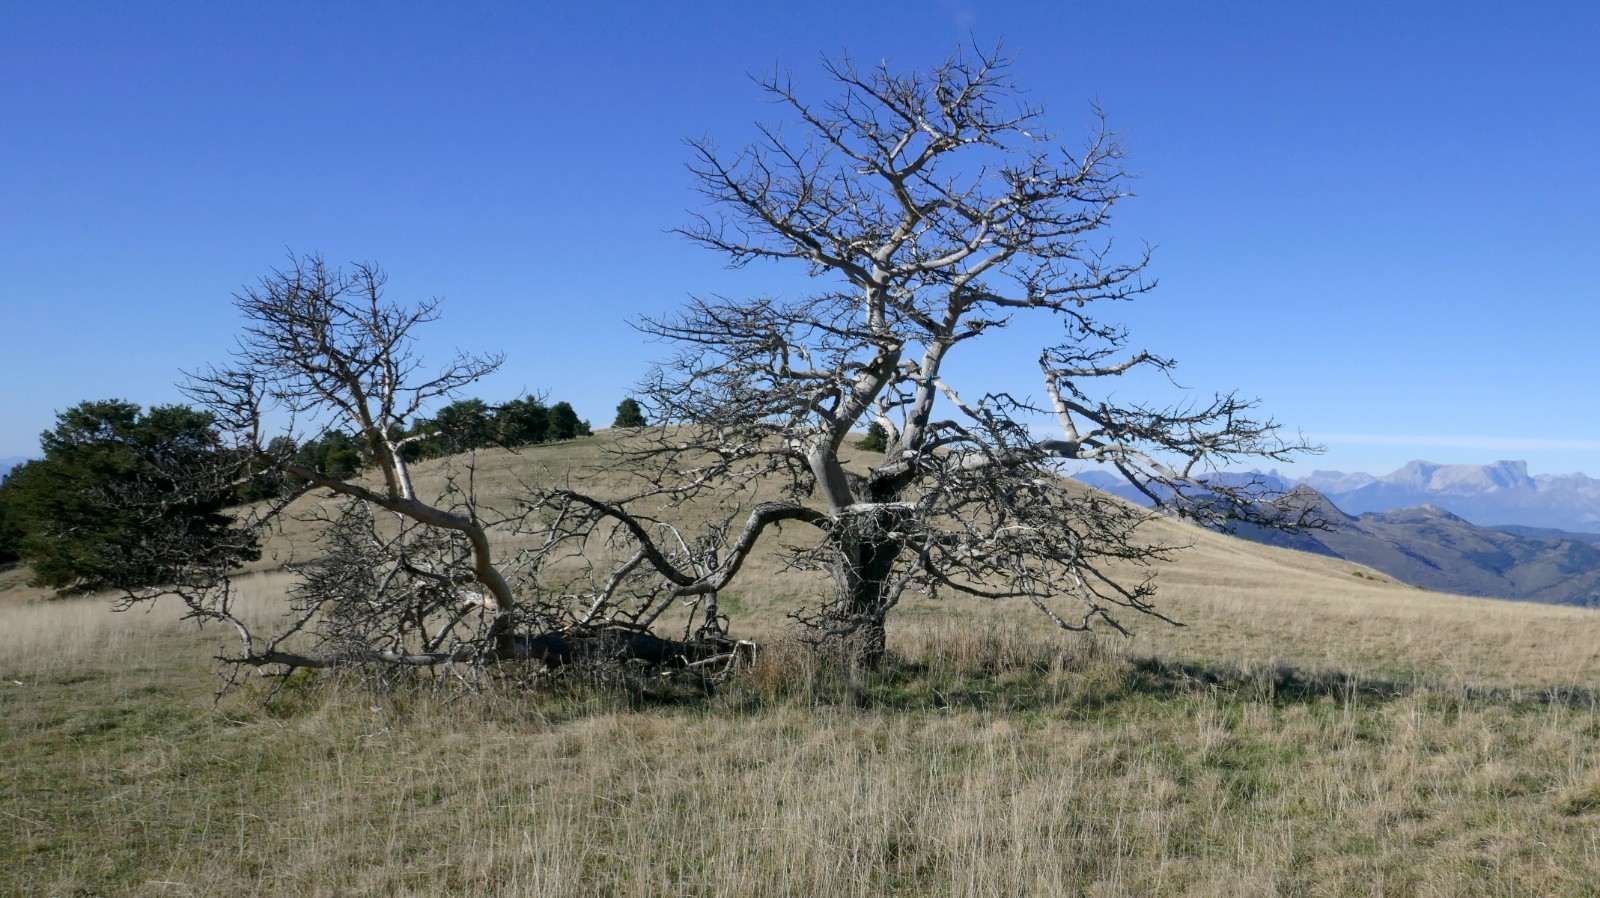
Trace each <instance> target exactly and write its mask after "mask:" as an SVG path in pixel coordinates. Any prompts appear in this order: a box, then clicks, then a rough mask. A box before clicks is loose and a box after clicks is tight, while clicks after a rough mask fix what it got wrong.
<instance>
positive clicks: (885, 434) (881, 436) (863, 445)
mask: <svg viewBox="0 0 1600 898" xmlns="http://www.w3.org/2000/svg"><path fill="white" fill-rule="evenodd" d="M856 448H857V449H865V450H866V451H868V452H882V451H884V450H885V449H888V448H889V431H887V430H885V429H884V427H883V425H882V424H880V423H878V422H877V421H873V422H870V423H869V424H867V433H866V435H865V436H863V437H862V438H861V439H859V440H856Z"/></svg>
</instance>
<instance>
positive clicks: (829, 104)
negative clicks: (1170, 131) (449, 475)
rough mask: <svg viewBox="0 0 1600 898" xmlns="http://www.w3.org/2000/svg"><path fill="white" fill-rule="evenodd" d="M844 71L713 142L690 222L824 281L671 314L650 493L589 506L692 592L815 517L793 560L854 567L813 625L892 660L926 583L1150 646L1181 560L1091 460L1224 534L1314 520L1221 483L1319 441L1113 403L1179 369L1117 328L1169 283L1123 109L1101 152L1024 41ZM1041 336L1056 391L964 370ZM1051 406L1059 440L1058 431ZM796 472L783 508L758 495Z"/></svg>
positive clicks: (657, 325) (644, 445) (1203, 407)
mask: <svg viewBox="0 0 1600 898" xmlns="http://www.w3.org/2000/svg"><path fill="white" fill-rule="evenodd" d="M826 70H827V74H828V75H829V76H830V77H831V78H832V80H833V81H834V82H835V84H836V85H837V92H836V94H835V96H834V97H833V98H832V99H828V100H825V101H821V102H813V101H811V100H809V99H806V98H805V97H804V96H803V95H802V94H801V93H800V92H799V91H798V90H797V89H796V87H795V86H794V85H793V83H792V82H791V80H790V79H789V78H788V77H787V76H785V75H781V74H777V75H773V76H771V77H768V78H765V79H763V80H761V81H760V82H759V83H760V87H761V88H762V90H763V91H764V92H765V93H766V94H767V96H768V98H769V99H770V100H771V101H772V102H773V103H774V104H775V105H776V106H778V107H780V108H782V109H784V110H786V111H787V113H788V117H789V121H788V122H787V123H786V124H785V125H783V126H766V127H761V128H760V129H759V133H758V136H757V139H756V140H755V141H754V142H752V143H750V144H748V145H746V146H744V147H743V148H741V149H739V150H736V151H732V152H725V151H723V150H720V149H719V148H718V147H717V146H715V145H714V144H713V143H711V141H710V140H709V139H702V140H695V141H691V142H690V144H689V145H690V147H691V149H692V151H693V154H694V161H693V163H692V164H691V171H692V172H693V174H694V175H695V177H696V179H697V181H698V184H699V189H700V191H701V192H702V193H703V194H704V195H705V197H706V198H707V199H708V201H709V208H708V210H707V211H706V212H704V213H703V214H701V215H699V216H698V217H697V218H696V219H695V220H694V222H693V223H692V224H691V225H690V226H688V227H686V228H684V229H682V230H681V233H682V234H683V235H684V236H685V237H687V238H688V239H689V240H690V241H692V242H694V243H696V244H698V245H700V246H703V247H706V248H709V249H712V250H715V251H717V252H719V253H722V254H724V255H725V256H726V257H727V258H728V260H729V263H730V264H731V265H733V266H745V265H749V264H751V263H755V262H763V261H774V262H778V263H793V264H795V265H798V266H802V267H803V268H804V269H805V271H806V272H807V273H808V274H809V275H810V276H812V277H813V278H814V279H815V281H816V282H817V283H818V285H819V292H816V293H814V294H812V295H808V296H802V297H796V298H792V299H773V298H756V299H725V298H720V297H718V298H701V299H696V300H694V301H692V302H691V303H689V304H688V306H687V308H685V309H683V310H682V311H681V312H679V313H677V314H675V315H671V316H666V317H661V318H652V319H648V320H646V321H644V322H643V323H642V329H643V330H644V331H645V332H646V333H648V334H650V335H652V336H655V337H658V338H662V339H663V340H665V341H667V342H668V343H670V344H671V345H674V346H676V347H677V352H676V354H675V355H674V356H673V357H672V358H670V359H669V360H667V361H664V362H662V363H661V364H660V365H658V366H657V367H656V369H655V370H654V372H653V374H652V375H651V377H650V379H649V380H648V381H647V382H646V383H645V384H644V385H643V390H642V396H643V398H644V399H645V400H646V405H647V407H648V410H649V412H650V415H651V419H652V420H654V421H657V422H665V423H666V424H667V426H664V427H660V428H656V429H653V430H651V431H649V432H647V433H644V434H641V435H639V436H638V437H637V438H636V439H634V440H633V441H632V442H631V443H630V444H629V445H628V446H627V448H626V449H625V450H624V452H625V454H626V455H627V457H628V461H629V462H631V463H632V464H633V465H634V466H636V468H637V469H638V470H640V471H642V472H645V473H646V475H647V477H648V480H649V486H648V487H647V488H645V489H643V490H641V491H640V492H639V494H638V495H636V496H634V497H632V498H631V499H629V500H626V501H614V502H598V501H595V500H593V499H592V498H590V497H584V496H580V495H577V494H576V493H573V494H570V495H568V496H567V497H566V498H567V499H568V501H570V502H571V503H573V504H574V506H575V507H583V508H587V509H588V510H589V512H590V514H591V515H592V516H593V518H595V519H598V518H609V519H611V520H612V521H614V522H619V523H620V525H621V527H622V530H621V532H622V533H625V534H626V535H627V536H628V537H629V538H631V539H632V540H633V541H634V542H635V544H636V545H637V551H638V556H637V557H639V558H640V559H642V560H643V561H645V562H648V565H649V566H650V567H651V568H653V570H654V571H655V572H656V573H657V574H659V575H660V576H661V577H662V578H663V579H664V580H665V581H666V583H667V584H668V587H669V591H670V592H671V593H672V594H674V595H678V596H688V595H696V594H701V593H706V592H714V591H715V590H716V589H719V588H721V587H723V586H724V585H726V584H727V583H728V582H729V581H730V579H731V578H732V577H733V576H734V575H735V574H736V573H737V571H738V570H739V568H740V566H741V564H742V563H743V562H744V560H745V557H746V555H747V554H748V553H749V552H750V551H752V549H753V547H754V546H755V545H756V544H757V542H758V541H759V540H760V538H761V536H762V535H763V533H764V532H765V531H767V530H769V529H770V528H772V527H773V526H774V525H777V524H779V523H782V522H798V523H800V524H802V525H804V526H805V527H808V528H810V529H811V531H812V534H813V535H812V538H811V539H809V540H805V539H802V540H800V541H799V542H793V540H794V537H793V532H794V528H792V527H791V528H786V529H785V531H784V538H785V540H786V541H789V542H791V546H790V551H791V553H792V554H791V559H790V563H792V564H794V565H797V566H801V567H808V568H819V569H823V570H826V571H828V572H830V573H831V574H832V576H833V579H834V583H835V590H834V595H833V596H832V597H831V599H830V600H829V601H827V602H826V603H825V604H824V605H823V607H821V608H819V609H815V610H814V611H813V613H811V614H810V615H806V614H803V613H802V614H801V615H800V616H801V617H804V618H806V619H807V620H808V621H809V622H810V623H813V624H815V625H816V626H818V627H819V628H820V631H821V635H822V636H824V637H830V636H831V637H841V638H844V639H845V640H846V642H847V643H852V644H854V645H855V647H856V649H857V650H859V652H860V653H861V657H864V658H866V659H867V660H868V661H870V660H871V659H873V658H875V657H876V656H877V655H878V654H879V653H881V651H882V649H883V625H884V620H885V616H886V615H887V614H888V613H889V611H890V610H891V609H892V608H894V607H895V606H896V605H897V604H898V603H899V602H900V601H901V600H902V598H903V597H904V596H905V595H906V594H907V593H908V592H912V591H915V592H923V593H934V592H938V591H940V590H950V591H955V592H961V593H968V594H971V595H976V596H984V597H991V598H997V599H998V598H1016V599H1021V600H1025V601H1028V602H1031V603H1032V604H1034V605H1036V606H1037V607H1038V608H1039V609H1041V610H1042V611H1044V613H1045V614H1047V615H1048V616H1049V618H1050V619H1051V620H1053V621H1054V622H1055V623H1056V624H1058V625H1060V626H1061V627H1064V628H1067V629H1073V630H1077V629H1088V628H1090V627H1092V626H1094V625H1095V624H1097V623H1101V624H1105V625H1109V626H1111V627H1113V628H1116V629H1118V630H1122V629H1124V624H1123V623H1122V622H1121V620H1120V618H1119V615H1118V612H1120V611H1133V612H1138V613H1144V614H1154V615H1157V616H1160V612H1158V611H1157V609H1156V608H1155V606H1154V605H1153V604H1152V603H1151V596H1152V590H1153V586H1152V583H1151V581H1150V579H1149V578H1148V577H1147V576H1142V575H1135V576H1134V577H1133V578H1132V579H1131V580H1130V579H1129V574H1128V570H1129V568H1130V565H1131V566H1132V567H1133V568H1138V567H1139V566H1141V565H1145V564H1146V563H1148V562H1149V561H1151V560H1152V559H1155V558H1158V557H1161V556H1162V555H1163V554H1164V553H1165V552H1166V551H1167V550H1165V549H1162V548H1159V547H1152V546H1151V545H1149V544H1148V542H1145V541H1142V540H1140V539H1138V538H1136V535H1135V531H1136V529H1137V528H1138V527H1139V526H1140V524H1142V523H1143V522H1144V521H1145V520H1147V514H1146V513H1145V512H1143V511H1140V510H1137V509H1134V508H1131V507H1129V506H1127V505H1124V504H1122V503H1119V502H1116V501H1113V500H1110V499H1108V498H1106V497H1104V496H1101V495H1098V494H1094V493H1092V492H1089V491H1086V490H1084V489H1082V488H1079V487H1076V486H1075V485H1074V484H1072V483H1069V482H1068V481H1067V480H1065V479H1064V478H1063V477H1062V476H1061V466H1062V464H1063V463H1066V462H1074V463H1080V464H1082V463H1091V464H1094V465H1102V466H1106V467H1108V468H1111V469H1114V470H1115V471H1117V472H1119V473H1120V474H1121V475H1122V476H1124V477H1126V478H1127V479H1128V480H1129V481H1130V482H1132V483H1134V484H1136V485H1137V486H1138V487H1139V488H1140V489H1142V490H1144V491H1145V492H1146V494H1147V495H1149V496H1150V498H1151V499H1152V500H1154V501H1155V502H1156V503H1157V505H1158V506H1160V507H1161V508H1164V509H1166V510H1169V511H1170V512H1172V513H1175V514H1177V515H1180V516H1183V517H1185V518H1189V519H1192V520H1196V521H1199V522H1201V523H1203V524H1207V525H1212V526H1224V527H1225V526H1227V525H1228V524H1229V523H1230V522H1234V521H1250V522H1252V523H1265V524H1270V525H1274V526H1295V525H1299V524H1304V523H1306V522H1305V521H1302V520H1300V519H1298V518H1296V517H1294V516H1293V515H1289V516H1287V517H1286V516H1285V513H1284V512H1282V511H1280V510H1279V509H1278V508H1276V507H1275V506H1273V505H1272V504H1271V502H1270V500H1271V499H1272V498H1273V497H1270V496H1267V495H1265V494H1264V493H1263V492H1262V491H1261V490H1260V489H1259V487H1258V485H1257V484H1254V483H1243V484H1237V483H1236V484H1234V485H1224V484H1222V483H1220V482H1216V481H1213V482H1207V481H1206V475H1208V474H1210V473H1211V472H1213V471H1215V470H1216V466H1218V465H1222V464H1227V463H1232V462H1237V461H1240V460H1244V459H1263V458H1264V459H1286V458H1287V457H1288V456H1290V455H1291V454H1292V453H1294V452H1297V451H1301V450H1304V449H1307V448H1309V447H1306V446H1304V445H1302V444H1299V443H1290V442H1285V441H1283V440H1281V439H1280V438H1279V437H1278V436H1277V428H1276V425H1275V424H1274V423H1273V422H1272V421H1270V420H1267V419H1264V418H1260V417H1257V416H1256V414H1255V412H1254V408H1253V403H1252V402H1250V401H1247V400H1245V399H1241V398H1240V397H1238V396H1237V395H1235V394H1223V395H1217V396H1214V397H1212V398H1210V399H1208V400H1205V401H1202V402H1192V401H1191V402H1186V403H1182V404H1179V405H1177V406H1173V407H1158V406H1145V405H1134V404H1119V403H1116V402H1114V401H1112V400H1111V399H1110V398H1108V396H1109V393H1110V390H1109V389H1107V388H1106V387H1104V386H1102V385H1104V384H1106V383H1108V382H1112V381H1115V380H1116V379H1117V378H1118V377H1119V376H1121V375H1124V374H1126V373H1128V372H1131V371H1134V370H1135V369H1151V370H1157V371H1164V370H1166V369H1169V368H1170V367H1171V366H1172V363H1171V361H1170V360H1168V359H1166V358H1163V357H1161V356H1159V355H1156V354H1154V353H1151V352H1148V351H1143V350H1134V349H1132V348H1130V345H1129V341H1128V334H1127V333H1126V331H1125V330H1124V329H1123V328H1121V327H1119V326H1117V325H1116V324H1114V323H1111V322H1108V321H1107V320H1105V318H1104V317H1103V316H1102V315H1101V313H1100V308H1101V307H1102V306H1104V305H1105V304H1107V303H1114V302H1117V301H1120V300H1127V299H1131V298H1134V297H1136V296H1138V295H1139V294H1141V293H1144V292H1145V291H1147V290H1148V289H1150V288H1151V286H1152V285H1151V283H1150V282H1148V281H1146V280H1144V279H1142V277H1141V275H1142V273H1143V271H1144V268H1145V266H1146V263H1147V262H1148V255H1147V254H1140V255H1136V256H1135V257H1133V258H1131V259H1117V258H1116V257H1114V256H1113V254H1112V253H1111V241H1110V239H1109V237H1108V236H1107V235H1106V229H1107V227H1108V225H1109V224H1110V221H1111V214H1112V211H1113V210H1114V208H1115V207H1116V205H1117V204H1118V203H1119V202H1120V201H1122V200H1123V199H1125V198H1126V197H1128V196H1129V193H1128V190H1127V187H1126V180H1127V178H1126V175H1125V173H1124V170H1123V167H1122V160H1123V148H1122V144H1121V143H1120V142H1119V140H1118V138H1117V136H1116V135H1115V133H1113V132H1111V131H1109V130H1107V128H1106V127H1105V123H1104V118H1103V116H1100V115H1099V112H1098V110H1096V115H1097V120H1098V121H1099V126H1098V127H1097V128H1096V129H1094V130H1093V131H1092V132H1091V133H1090V134H1089V135H1088V136H1087V139H1086V140H1085V141H1084V142H1083V144H1082V145H1081V147H1078V148H1076V149H1073V148H1071V147H1069V146H1067V145H1065V144H1064V143H1063V142H1062V141H1060V140H1059V139H1057V137H1056V135H1055V134H1054V133H1053V132H1051V131H1050V130H1049V128H1048V126H1047V125H1046V123H1045V121H1044V113H1043V110H1042V109H1040V108H1038V107H1037V106H1033V105H1029V104H1027V103H1025V102H1024V101H1023V95H1022V92H1021V91H1020V90H1019V88H1018V87H1017V86H1016V84H1015V83H1014V82H1013V81H1012V78H1011V74H1010V61H1009V60H1008V59H1007V58H1006V57H1004V56H1003V55H1001V54H1000V52H999V51H996V52H994V53H986V52H981V51H979V52H968V51H962V52H958V53H957V54H956V55H954V56H952V57H951V58H949V59H947V60H946V61H945V62H943V63H941V64H939V65H937V66H935V67H933V68H932V69H930V70H927V71H920V72H919V71H912V72H901V71H897V70H895V69H892V68H891V67H890V66H889V65H888V64H887V63H881V64H878V65H875V66H872V67H870V68H859V67H857V66H856V65H855V64H854V63H853V62H851V61H850V60H849V59H847V58H846V59H835V60H827V61H826ZM1024 321H1025V322H1026V327H1027V328H1028V330H1029V332H1038V333H1048V332H1049V331H1050V330H1052V329H1053V330H1054V331H1055V333H1056V337H1055V338H1054V340H1053V342H1051V343H1050V344H1049V345H1046V346H1043V347H1042V348H1041V349H1040V351H1039V356H1038V365H1039V375H1040V378H1041V382H1039V384H1038V385H1039V386H1042V388H1043V391H1042V392H1043V395H1044V397H1045V399H1044V400H1043V401H1041V402H1039V403H1032V402H1029V401H1028V400H1025V399H1020V398H1016V397H1015V396H1014V395H1012V394H1010V393H1004V392H1001V393H994V392H991V393H985V394H983V395H970V394H968V393H966V392H963V391H962V389H961V386H960V384H957V383H953V382H951V381H950V380H948V379H947V377H946V369H947V367H948V366H947V363H948V361H949V360H950V359H951V358H952V356H953V355H957V354H959V353H961V351H962V349H963V347H964V345H966V344H967V343H969V341H973V340H977V339H980V338H983V337H985V336H986V335H989V334H992V333H993V332H995V331H997V330H999V329H1002V328H1007V327H1011V326H1013V325H1016V324H1019V323H1021V322H1024ZM1041 418H1045V419H1048V420H1053V421H1054V424H1055V428H1056V429H1057V430H1058V432H1057V433H1055V434H1053V435H1051V436H1049V437H1046V438H1041V437H1040V436H1038V435H1036V433H1035V432H1034V429H1033V427H1032V426H1031V425H1033V424H1034V423H1036V422H1038V421H1039V420H1041ZM868 423H877V424H878V425H880V426H881V427H882V428H883V430H884V431H885V432H886V434H887V438H886V440H885V448H884V450H883V451H882V453H881V457H880V456H875V457H874V459H873V460H872V461H871V463H870V465H869V467H868V468H867V470H865V471H852V470H848V469H847V467H846V464H845V462H844V461H843V460H842V459H841V449H842V448H843V447H844V446H845V445H846V441H847V438H848V437H849V435H850V434H851V432H852V431H853V430H857V429H860V428H861V427H863V426H864V425H866V424H868ZM774 482H778V483H781V489H780V491H779V492H780V494H779V495H777V496H776V497H772V498H769V499H767V500H766V501H755V499H754V497H755V495H756V493H757V487H758V486H760V487H761V488H762V489H771V485H772V484H773V483H774ZM691 500H710V501H715V502H719V503H723V504H724V506H725V507H726V508H727V509H728V511H729V514H728V515H727V517H726V518H725V519H724V520H723V522H722V524H721V526H720V527H719V528H716V530H715V532H714V533H713V534H712V535H711V536H710V537H708V538H707V541H706V545H707V546H708V547H714V548H715V549H716V551H715V552H714V553H712V552H707V553H706V554H705V555H704V556H703V557H702V560H701V564H700V565H699V568H698V569H695V570H690V569H686V568H684V567H681V566H674V565H673V564H671V563H669V562H668V560H667V559H666V558H665V557H664V555H663V553H662V552H660V551H659V550H658V548H657V547H656V545H655V542H654V539H655V537H654V536H653V532H652V528H653V527H657V526H659V523H660V521H662V520H663V519H664V516H665V515H666V514H667V512H669V511H670V509H671V508H672V507H674V506H677V505H680V504H682V503H685V502H689V501H691ZM740 503H743V504H742V505H741V504H740ZM662 506H664V507H665V508H666V509H667V511H666V512H664V511H662V510H660V508H661V507H662ZM574 526H576V527H580V528H581V527H586V526H592V522H585V523H582V524H574ZM1114 568H1115V569H1114Z"/></svg>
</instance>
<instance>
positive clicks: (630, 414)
mask: <svg viewBox="0 0 1600 898" xmlns="http://www.w3.org/2000/svg"><path fill="white" fill-rule="evenodd" d="M644 425H645V420H644V409H642V408H640V407H639V400H637V399H634V398H633V397H632V396H629V397H628V398H627V399H624V400H622V401H621V402H619V403H617V417H616V420H614V421H612V422H611V426H612V427H643V426H644Z"/></svg>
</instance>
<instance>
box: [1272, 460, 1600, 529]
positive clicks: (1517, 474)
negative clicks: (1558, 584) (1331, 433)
mask: <svg viewBox="0 0 1600 898" xmlns="http://www.w3.org/2000/svg"><path fill="white" fill-rule="evenodd" d="M1300 482H1301V483H1304V484H1305V485H1306V486H1309V487H1311V488H1313V489H1315V490H1317V491H1318V492H1320V493H1322V494H1323V495H1325V496H1327V497H1328V498H1329V499H1330V500H1332V501H1333V504H1335V505H1337V506H1338V507H1339V509H1340V510H1341V511H1344V512H1347V513H1349V514H1353V515H1359V514H1364V513H1366V512H1369V511H1393V510H1395V509H1399V508H1409V507H1412V506H1416V505H1428V504H1432V505H1437V506H1439V507H1441V508H1445V509H1448V510H1449V511H1450V512H1451V513H1452V514H1454V515H1456V516H1458V517H1461V518H1464V519H1466V520H1468V521H1471V522H1472V523H1474V524H1481V525H1484V526H1491V527H1492V526H1498V525H1502V524H1515V525H1520V526H1523V527H1542V528H1554V529H1557V530H1568V531H1577V532H1580V533H1600V480H1597V479H1595V478H1593V477H1589V476H1587V475H1585V474H1539V475H1529V474H1528V464H1527V462H1524V461H1498V462H1495V463H1493V464H1488V465H1440V464H1434V463H1433V462H1427V461H1413V462H1411V463H1410V464H1407V465H1406V466H1405V467H1403V468H1401V469H1400V470H1398V471H1395V472H1394V473H1392V474H1389V475H1387V476H1384V477H1381V478H1380V477H1373V476H1371V475H1369V474H1359V473H1357V474H1347V473H1344V472H1341V471H1317V472H1315V473H1313V474H1312V475H1311V476H1309V477H1306V478H1305V479H1304V480H1302V481H1300Z"/></svg>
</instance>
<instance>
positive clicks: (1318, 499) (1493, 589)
mask: <svg viewBox="0 0 1600 898" xmlns="http://www.w3.org/2000/svg"><path fill="white" fill-rule="evenodd" d="M1291 495H1292V496H1294V497H1295V498H1296V499H1298V500H1300V501H1302V502H1305V503H1308V504H1311V505H1313V506H1315V507H1316V509H1317V511H1318V512H1319V513H1320V516H1321V517H1323V518H1324V519H1326V520H1327V521H1328V522H1329V523H1330V524H1331V525H1332V529H1331V530H1312V531H1307V532H1305V533H1296V534H1287V533H1282V532H1279V531H1275V530H1263V529H1259V528H1246V529H1243V530H1241V531H1240V533H1239V535H1240V536H1242V537H1244V538H1246V539H1253V540H1255V541H1257V542H1262V543H1266V544H1268V545H1276V546H1283V547H1285V548H1290V549H1299V550H1301V551H1304V552H1316V553H1317V554H1319V555H1332V556H1334V557H1336V558H1343V559H1345V560H1347V561H1354V562H1356V563H1357V564H1364V565H1366V566H1367V567H1370V568H1375V569H1377V570H1380V571H1382V572H1384V573H1385V574H1388V575H1389V576H1391V577H1393V578H1395V579H1396V580H1399V581H1401V582H1402V583H1409V584H1411V585H1413V586H1421V587H1424V588H1426V589H1432V590H1437V591H1439V592H1452V593H1457V594H1459V595H1468V596H1487V597H1490V598H1501V599H1523V600H1526V601H1532V602H1547V603H1551V604H1560V605H1581V606H1584V607H1590V608H1600V534H1589V535H1587V536H1588V537H1590V538H1589V539H1575V538H1573V537H1574V536H1578V535H1577V534H1568V533H1563V532H1561V531H1547V532H1544V533H1540V534H1538V535H1524V534H1525V533H1526V532H1527V531H1525V530H1524V531H1523V532H1522V533H1519V532H1508V530H1513V531H1514V529H1515V528H1507V529H1506V530H1502V529H1496V528H1490V527H1480V526H1478V525H1476V524H1473V523H1471V522H1469V521H1466V520H1464V519H1462V518H1460V517H1458V516H1457V515H1454V514H1451V513H1450V512H1448V511H1446V510H1444V509H1443V508H1440V507H1439V506H1437V505H1418V506H1414V507H1411V508H1402V509H1399V510H1394V511H1371V512H1367V513H1366V514H1363V515H1360V516H1358V517H1357V516H1351V515H1347V514H1345V513H1343V512H1342V511H1340V510H1339V509H1338V508H1336V507H1334V505H1333V503H1331V502H1329V501H1328V499H1327V498H1326V497H1324V496H1323V495H1322V494H1320V493H1318V492H1317V491H1316V490H1313V489H1311V488H1310V487H1306V486H1299V487H1296V488H1295V490H1294V492H1293V493H1291Z"/></svg>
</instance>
